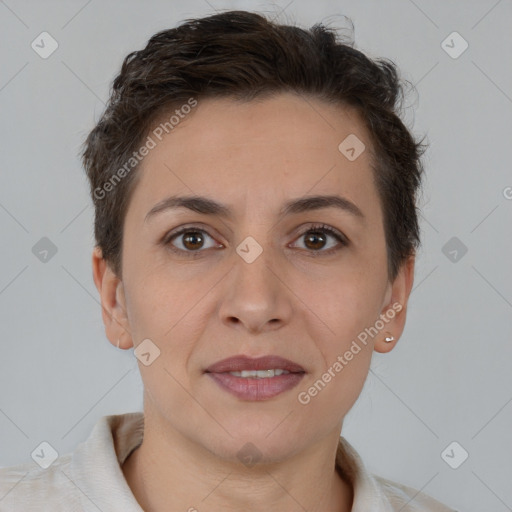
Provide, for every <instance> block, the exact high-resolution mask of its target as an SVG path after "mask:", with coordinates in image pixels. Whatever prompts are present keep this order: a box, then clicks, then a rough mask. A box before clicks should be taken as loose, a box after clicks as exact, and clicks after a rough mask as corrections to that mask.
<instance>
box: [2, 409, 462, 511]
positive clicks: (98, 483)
mask: <svg viewBox="0 0 512 512" xmlns="http://www.w3.org/2000/svg"><path fill="white" fill-rule="evenodd" d="M143 434H144V413H142V412H130V413H126V414H115V415H110V416H103V417H102V418H101V419H100V420H98V422H97V423H96V425H95V426H94V428H93V430H92V432H91V434H90V436H89V437H88V438H87V439H86V440H85V441H84V442H82V443H80V444H79V445H78V446H77V447H76V449H75V450H74V452H73V453H68V454H66V455H62V456H60V457H58V458H57V459H56V460H55V461H54V462H53V463H52V464H51V465H50V466H49V467H48V468H47V469H43V468H41V467H40V466H39V465H38V464H36V463H35V462H29V463H24V464H20V465H17V466H11V467H7V468H0V512H42V511H51V512H99V511H100V512H143V509H142V508H141V507H140V505H139V504H138V502H137V500H136V499H135V497H134V495H133V493H132V491H131V489H130V487H129V486H128V483H127V482H126V479H125V478H124V474H123V472H122V469H121V466H122V464H123V463H124V461H125V460H126V459H127V458H128V455H130V453H131V452H132V451H133V450H135V449H136V448H137V447H138V446H139V445H140V444H141V443H142V438H143ZM336 465H337V467H338V468H339V469H340V470H341V471H342V472H343V474H345V475H346V476H347V477H348V478H349V479H350V480H351V482H352V486H353V489H354V502H353V506H352V512H397V511H401V512H456V511H455V510H454V509H451V508H448V507H446V506H445V505H443V504H442V503H440V502H439V501H436V500H434V499H433V498H431V497H429V496H427V495H425V494H423V493H420V492H418V491H417V490H415V489H412V488H410V487H406V486H404V485H401V484H398V483H395V482H391V481H390V480H386V479H384V478H381V477H379V476H376V475H373V474H370V473H369V472H368V471H367V470H366V468H365V466H364V464H363V462H362V460H361V458H360V456H359V455H358V454H357V452H356V451H355V449H354V448H353V447H352V446H351V445H350V444H349V443H348V441H347V440H346V439H345V438H344V437H340V444H339V445H338V451H337V454H336ZM193 505H194V504H193V503H192V504H191V506H193ZM196 508H197V509H198V510H201V507H200V506H199V505H197V507H196ZM203 508H204V507H203Z"/></svg>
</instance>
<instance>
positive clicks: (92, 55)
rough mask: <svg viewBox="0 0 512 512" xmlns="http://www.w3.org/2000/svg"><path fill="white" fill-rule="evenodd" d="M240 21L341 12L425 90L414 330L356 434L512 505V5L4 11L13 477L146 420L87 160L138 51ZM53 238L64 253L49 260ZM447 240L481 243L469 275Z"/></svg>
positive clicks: (454, 498)
mask: <svg viewBox="0 0 512 512" xmlns="http://www.w3.org/2000/svg"><path fill="white" fill-rule="evenodd" d="M226 8H240V9H248V10H261V11H266V12H271V13H274V14H276V15H277V14H279V12H280V11H282V10H283V9H284V12H282V13H281V15H280V17H279V19H280V20H281V21H283V22H285V23H286V22H293V21H296V22H297V23H299V24H300V25H302V26H311V25H312V24H313V23H314V22H317V21H322V20H323V21H325V22H326V23H327V24H331V25H334V26H338V25H339V26H342V24H343V19H342V18H341V17H340V16H339V15H346V16H348V17H349V18H351V19H352V21H353V22H354V25H355V41H356V47H358V48H359V49H361V50H363V51H365V52H367V53H368V54H369V55H371V56H373V57H376V56H384V57H389V58H391V59H392V60H394V61H395V62H396V63H397V64H398V66H399V67H400V68H401V70H402V75H403V77H404V78H406V79H408V80H410V81H411V82H412V83H414V84H416V86H417V95H413V96H410V97H409V100H408V105H410V106H412V107H415V110H414V111H413V110H412V109H411V108H409V110H408V111H407V115H406V118H408V122H412V121H414V132H415V133H416V134H420V135H421V134H426V135H427V137H428V141H429V142H430V144H431V146H430V150H429V151H428V153H427V155H426V159H425V166H426V172H427V177H426V181H425V185H424V194H423V196H422V199H421V207H422V210H423V216H422V219H421V228H422V237H423V248H422V250H421V251H420V253H419V257H418V261H417V267H416V278H415V287H414V289H413V292H412V295H411V299H410V303H409V314H408V321H407V326H406V329H405V332H404V334H403V336H402V338H401V339H400V342H399V343H398V346H397V347H396V348H395V350H393V351H392V352H391V353H390V354H387V355H382V354H377V353H376V354H375V356H374V359H373V362H372V370H371V372H370V374H369V377H368V380H367V382H366V385H365V388H364V391H363V393H362V395H361V397H360V399H359V401H358V402H357V403H356V405H355V406H354V408H353V409H352V410H351V412H350V413H349V415H348V416H347V418H346V421H345V425H344V430H343V434H344V435H345V437H347V438H348V439H349V441H350V442H351V443H353V444H354V445H355V447H356V448H357V449H358V451H359V452H360V454H361V455H362V457H363V460H364V461H365V462H366V464H367V465H368V467H369V468H370V470H371V471H373V472H375V473H378V474H380V475H382V476H385V477H387V478H390V479H392V480H396V481H399V482H403V483H405V484H407V485H410V486H412V487H415V488H417V489H422V490H424V491H425V492H427V493H428V494H431V495H432V496H434V497H436V498H438V499H439V500H441V501H444V502H445V503H447V504H449V505H451V506H452V507H454V508H457V509H459V510H461V511H468V512H477V511H482V510H486V511H491V510H492V511H495V512H501V511H506V510H512V486H511V485H510V483H511V481H512V429H511V423H512V404H511V401H512V375H511V371H510V362H511V356H512V343H511V332H512V314H511V313H512V273H511V271H510V262H511V261H512V258H511V255H512V236H511V228H510V226H511V225H512V200H511V199H510V198H511V197H512V188H507V187H512V173H511V167H510V162H511V146H512V144H511V142H512V140H511V132H512V116H511V114H512V68H511V66H510V62H511V57H512V37H511V30H510V27H511V26H512V23H511V22H512V2H511V1H510V0H501V1H496V0H489V1H487V0H482V1H471V2H469V1H461V0H459V1H450V2H443V1H431V2H427V1H420V0H415V1H414V2H413V1H412V0H394V1H387V2H381V1H359V2H358V1H346V2H341V1H330V0H323V1H316V2H307V1H305V0H295V1H293V0H292V1H291V2H289V1H288V0H286V1H284V2H276V3H275V4H271V3H268V2H267V3H263V2H261V3H260V2H255V1H254V2H249V1H246V2H243V1H231V2H227V1H225V2H222V1H220V0H209V1H208V2H206V1H205V0H197V1H191V2H187V3H185V2H183V3H181V2H177V1H152V2H142V1H134V0H132V1H123V2H121V1H117V2H100V1H99V0H92V1H90V2H87V1H86V0H83V1H82V0H81V1H68V2H57V1H44V2H39V1H15V0H6V1H5V2H0V29H1V30H0V41H1V43H0V53H1V66H0V70H1V71H0V73H1V74H0V127H1V141H2V161H1V165H0V168H1V171H0V180H1V181H0V229H1V235H2V249H1V254H0V265H1V271H0V315H1V321H0V326H1V336H2V341H1V352H0V432H1V435H0V465H2V466H9V465H14V464H18V463H21V462H26V461H30V460H31V458H30V453H31V452H32V451H33V450H34V448H35V447H36V446H37V445H38V444H39V443H40V442H41V441H43V440H46V441H48V442H50V443H51V444H52V445H53V446H54V447H55V448H56V449H57V450H58V452H59V453H60V454H64V453H67V452H70V451H72V450H73V449H74V447H75V446H76V445H77V443H79V442H81V441H83V440H84V439H85V438H86V437H87V436H88V435H89V433H90V431H91V429H92V427H93V425H94V423H95V422H96V421H97V419H98V418H100V417H101V416H103V415H107V414H114V413H123V412H127V411H133V410H142V384H141V380H140V377H139V373H138V367H137V364H136V361H137V360H136V359H135V357H134V356H133V350H130V351H122V350H117V349H116V348H115V347H113V346H112V345H111V344H110V343H109V342H108V341H107V339H106V337H105V334H104V330H103V324H102V320H101V310H100V306H99V303H98V294H97V291H96V288H95V286H94V283H93V280H92V273H91V251H92V247H93V235H92V225H93V209H92V204H91V201H90V199H89V196H88V189H87V183H86V180H85V175H84V173H83V171H82V169H81V166H80V162H79V159H78V152H79V148H80V144H81V143H82V141H83V139H84V137H85V136H86V134H87V132H88V131H89V130H90V129H91V128H92V127H93V125H94V122H95V121H96V120H97V119H98V117H99V115H100V113H101V111H102V109H103V106H104V102H105V101H106V99H107V97H108V91H109V86H110V83H111V80H112V79H113V77H114V75H115V74H117V72H118V70H119V67H120V65H121V62H122V59H123V58H124V56H125V55H126V54H127V53H128V52H130V51H132V50H135V49H140V48H142V47H143V46H144V45H145V44H146V42H147V39H148V38H149V37H150V36H151V35H152V34H153V33H155V32H156V31H158V30H161V29H164V28H170V27H172V26H175V25H176V24H177V23H178V22H179V21H181V20H183V19H184V18H187V17H193V16H202V15H206V14H211V13H213V12H214V9H226ZM333 15H337V16H333ZM42 31H48V32H49V33H50V34H51V35H52V36H53V37H54V38H55V39H56V40H57V41H58V43H59V48H58V49H57V51H56V52H55V53H54V54H53V55H51V56H50V57H49V58H48V59H42V58H41V57H39V55H37V54H36V53H35V52H34V51H33V50H32V48H31V42H32V41H33V40H34V39H35V38H36V37H37V36H38V35H39V34H40V33H41V32H42ZM453 31H457V32H458V33H460V34H461V36H462V37H463V38H464V39H465V40H466V41H467V42H468V43H469V48H468V49H467V50H466V51H465V52H464V53H463V54H462V55H461V56H460V57H458V58H457V59H454V58H452V57H450V56H449V55H448V54H447V53H446V52H445V51H444V50H443V48H442V46H441V42H442V41H443V40H444V39H445V38H446V37H447V36H448V35H449V34H450V33H452V32H453ZM507 197H508V199H507ZM42 237H48V238H49V239H50V240H51V241H52V242H53V243H54V244H55V245H56V246H57V248H58V252H57V253H56V255H55V256H54V257H53V258H51V259H50V260H49V261H48V262H46V263H43V262H41V261H40V260H39V259H38V258H36V257H35V255H34V254H33V253H32V247H33V246H34V245H35V244H36V243H37V242H38V241H39V240H40V239H41V238H42ZM452 237H457V238H458V239H459V240H460V241H461V243H463V244H464V245H465V246H466V247H467V253H466V254H465V255H464V256H463V257H462V258H460V259H458V261H456V262H453V261H451V260H450V259H449V258H448V257H447V256H445V254H444V253H443V250H442V249H443V247H444V246H445V244H446V243H447V242H448V241H449V240H450V239H451V238H452ZM459 255H460V252H459ZM459 257H460V256H459ZM452 441H457V442H458V443H459V444H460V445H461V446H462V447H463V448H464V449H465V450H466V451H467V452H468V453H469V457H468V459H467V460H466V461H465V462H464V463H463V464H462V465H461V466H460V467H459V468H458V469H452V468H451V467H449V466H448V465H447V464H446V463H445V461H444V460H443V459H442V458H441V452H442V451H443V450H444V449H445V448H446V447H447V446H448V445H449V444H450V443H451V442H452ZM455 455H456V456H458V455H457V454H455ZM0 505H1V503H0Z"/></svg>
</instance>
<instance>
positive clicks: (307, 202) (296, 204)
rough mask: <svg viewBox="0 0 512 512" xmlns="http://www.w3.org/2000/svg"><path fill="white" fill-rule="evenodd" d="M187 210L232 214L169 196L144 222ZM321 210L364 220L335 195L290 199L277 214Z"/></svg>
mask: <svg viewBox="0 0 512 512" xmlns="http://www.w3.org/2000/svg"><path fill="white" fill-rule="evenodd" d="M176 208H188V209H189V210H192V211H194V212H197V213H202V214H205V215H216V216H218V217H224V218H226V219H230V218H232V217H233V213H232V212H231V210H230V208H228V207H227V206H225V205H223V204H220V203H218V202H217V201H214V200H213V199H209V198H207V197H202V196H171V197H167V198H165V199H163V200H162V201H160V202H158V203H157V204H156V205H155V206H153V208H151V210H149V212H148V213H147V214H146V217H145V219H144V222H147V221H148V220H149V219H150V218H151V217H153V216H154V215H156V214H157V213H160V212H163V211H166V210H170V209H176ZM322 208H338V209H340V210H342V211H344V212H347V213H349V214H351V215H352V216H354V217H356V218H359V219H361V220H364V219H365V216H364V214H363V212H362V211H361V210H360V209H359V208H358V207H357V206H356V205H355V204H354V203H353V202H351V201H349V200H348V199H346V198H345V197H341V196H337V195H315V196H305V197H301V198H298V199H292V200H290V201H288V202H287V203H285V204H284V206H283V207H282V208H281V211H280V212H279V215H280V216H285V215H291V214H297V213H302V212H308V211H312V210H320V209H322Z"/></svg>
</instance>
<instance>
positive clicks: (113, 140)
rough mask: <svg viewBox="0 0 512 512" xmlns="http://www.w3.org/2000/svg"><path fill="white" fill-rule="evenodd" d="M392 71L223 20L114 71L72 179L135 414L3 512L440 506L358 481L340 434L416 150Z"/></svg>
mask: <svg viewBox="0 0 512 512" xmlns="http://www.w3.org/2000/svg"><path fill="white" fill-rule="evenodd" d="M400 94H401V86H400V83H399V81H398V78H397V73H396V69H395V67H394V65H393V64H392V63H390V62H386V61H372V60H370V59H368V58H367V57H366V56H364V55H363V54H362V53H361V52H359V51H357V50H355V49H353V48H352V47H351V46H350V45H345V44H343V43H341V42H340V41H338V40H337V39H336V36H335V34H334V33H333V32H332V31H330V30H328V29H326V28H325V27H323V26H321V25H316V26H314V27H313V28H312V29H311V30H310V31H305V30H302V29H299V28H297V27H292V26H284V25H277V24H274V23H272V22H270V21H268V20H267V19H265V18H264V17H262V16H260V15H258V14H255V13H249V12H243V11H231V12H225V13H222V14H216V15H214V16H210V17H207V18H202V19H196V20H188V21H187V22H185V23H183V24H182V25H180V26H179V27H177V28H175V29H172V30H166V31H163V32H160V33H158V34H156V35H155V36H153V37H152V38H151V40H150V41H149V43H148V45H147V46H146V48H145V49H143V50H141V51H138V52H133V53H131V54H130V55H128V56H127V57H126V59H125V61H124V63H123V66H122V69H121V72H120V74H119V75H118V76H117V77H116V79H115V80H114V83H113V90H112V95H111V98H110V102H109V104H108V105H107V108H106V111H105V113H104V114H103V116H102V118H101V119H100V121H99V123H98V124H97V126H96V127H95V128H94V129H93V130H92V132H91V133H90V134H89V136H88V138H87V141H86V143H85V148H84V152H83V162H84V166H85V169H86V172H87V176H88V178H89V180H90V185H91V195H92V199H93V202H94V206H95V214H96V217H95V236H96V242H97V245H96V247H95V249H94V252H93V257H92V264H93V276H94V281H95V284H96V286H97V288H98V291H99V293H100V297H101V303H102V313H103V321H104V324H105V329H106V334H107V337H108V339H109V340H110V342H111V343H113V344H114V345H116V346H117V347H119V348H122V349H129V348H132V347H133V348H134V349H135V355H136V356H137V358H138V360H139V368H140V371H141V377H142V380H143V383H144V413H127V414H122V415H111V416H106V417H103V418H102V419H101V420H100V421H99V422H98V424H97V425H96V427H95V429H94V430H93V432H92V434H91V436H90V437H89V439H88V440H87V441H86V442H85V443H82V444H81V445H79V447H78V448H77V449H76V451H75V452H74V453H73V454H68V455H65V456H63V457H60V458H58V459H57V460H56V461H55V462H53V464H52V465H51V466H50V467H48V468H47V469H39V468H38V470H37V471H35V470H34V469H33V467H32V466H30V465H23V466H19V467H15V468H8V469H4V470H2V471H1V472H0V475H1V479H0V480H1V485H0V491H1V492H0V498H2V496H3V499H2V501H0V509H1V510H2V511H3V510H105V511H106V510H119V511H121V510H122V511H124V512H126V511H140V510H141V509H142V510H145V511H152V512H160V511H186V510H188V511H195V510H198V511H229V510H236V511H241V510H243V511H260V510H267V509H269V508H272V509H279V510H286V511H303V510H308V511H337V512H348V511H352V512H363V511H364V512H368V511H375V512H377V511H379V512H380V511H398V510H402V511H406V510H410V511H412V510H415V511H449V510H451V509H449V508H448V507H446V506H444V505H443V504H441V503H440V502H438V501H436V500H434V499H433V498H432V497H429V496H427V495H425V494H423V493H420V492H418V491H417V490H415V489H412V488H409V487H406V486H404V485H401V484H398V483H395V482H391V481H389V480H386V479H384V478H381V477H378V476H375V475H372V474H370V473H368V471H367V470H366V469H365V467H364V464H363V463H362V461H361V459H360V457H359V455H358V454H357V452H356V451H355V450H354V448H353V447H352V446H351V445H350V444H349V443H348V441H347V440H346V439H345V438H344V437H340V432H341V429H342V425H343V420H344V417H345V415H346V414H347V412H348V411H349V410H350V409H351V407H352V405H353V404H354V403H355V401H356V400H357V398H358V396H359V394H360V392H361V390H362V387H363V384H364V382H365V379H366V377H367V374H368V371H369V367H370V362H371V356H372V353H373V351H377V352H389V351H390V350H392V349H393V347H394V346H395V345H396V343H397V341H398V339H399V338H400V335H401V333H402V331H403V329H404V325H405V319H406V311H407V301H408V298H409V294H410V291H411V288H412V284H413V276H414V261H415V251H416V249H417V247H418V246H419V228H418V221H417V212H416V194H417V190H418V188H419V186H420V182H421V175H422V167H421V163H420V156H421V150H422V146H421V145H420V143H418V142H416V141H415V140H414V138H413V137H412V135H411V134H410V133H409V132H408V130H407V129H406V128H405V126H404V125H403V124H402V122H401V121H400V119H399V117H398V116H397V113H396V112H397V108H398V100H399V97H400Z"/></svg>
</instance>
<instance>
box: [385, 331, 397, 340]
mask: <svg viewBox="0 0 512 512" xmlns="http://www.w3.org/2000/svg"><path fill="white" fill-rule="evenodd" d="M386 334H388V335H389V336H386V337H385V338H384V341H385V342H386V343H391V342H392V341H394V340H395V337H394V336H393V335H392V334H391V333H390V332H387V333H386Z"/></svg>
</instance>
